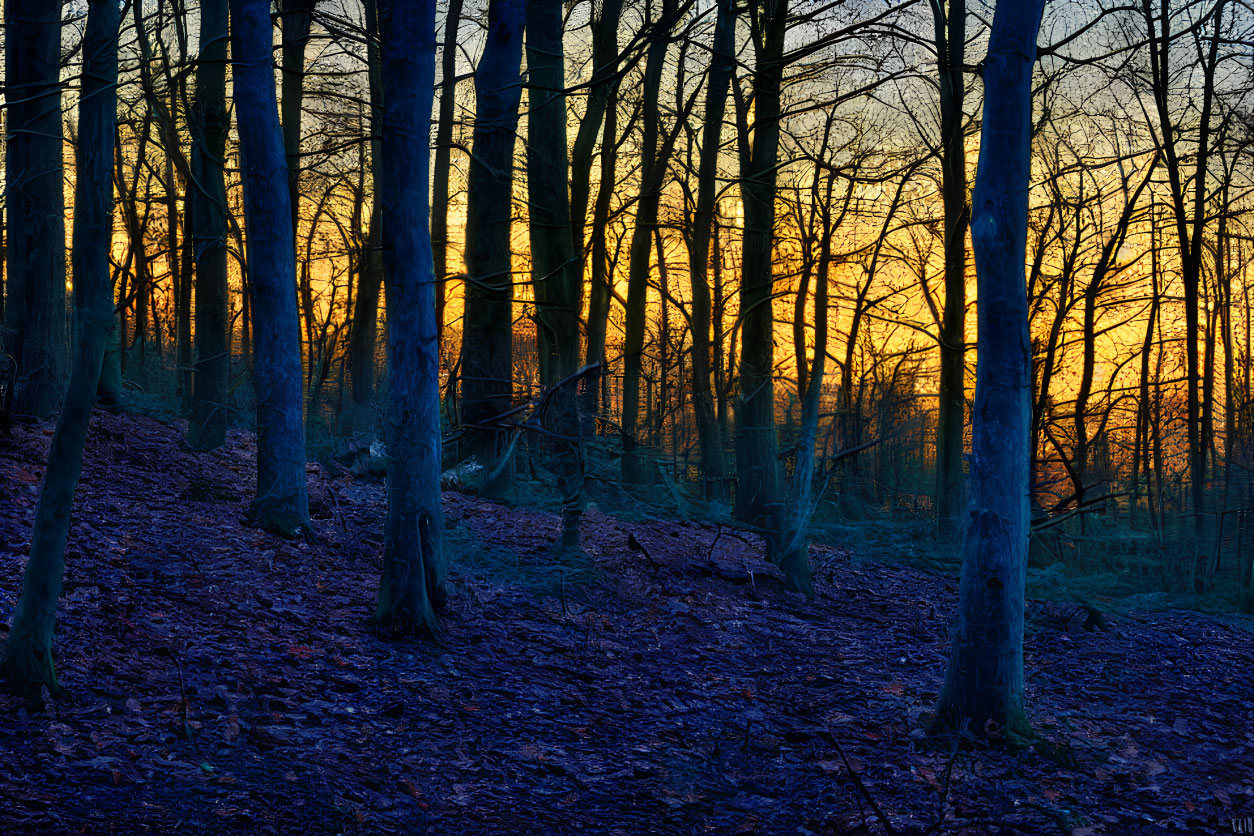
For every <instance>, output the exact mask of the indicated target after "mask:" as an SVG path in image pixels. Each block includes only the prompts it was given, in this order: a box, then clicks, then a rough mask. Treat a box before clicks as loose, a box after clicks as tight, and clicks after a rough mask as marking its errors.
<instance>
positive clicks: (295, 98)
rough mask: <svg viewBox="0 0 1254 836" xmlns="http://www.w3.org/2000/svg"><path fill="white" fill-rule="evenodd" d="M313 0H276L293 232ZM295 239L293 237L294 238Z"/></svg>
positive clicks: (296, 224) (296, 226) (297, 221)
mask: <svg viewBox="0 0 1254 836" xmlns="http://www.w3.org/2000/svg"><path fill="white" fill-rule="evenodd" d="M313 10H314V0H279V20H280V21H281V23H280V29H281V33H282V34H281V37H282V54H283V58H282V70H283V73H282V78H283V103H282V107H283V112H282V117H283V154H284V156H285V157H286V159H287V192H288V201H289V202H290V203H291V211H292V234H293V236H295V235H296V234H298V233H299V232H300V169H301V164H300V129H301V117H302V116H303V115H304V114H303V110H304V105H305V47H306V45H308V43H309V29H310V26H311V24H312V23H313ZM293 240H294V239H293Z"/></svg>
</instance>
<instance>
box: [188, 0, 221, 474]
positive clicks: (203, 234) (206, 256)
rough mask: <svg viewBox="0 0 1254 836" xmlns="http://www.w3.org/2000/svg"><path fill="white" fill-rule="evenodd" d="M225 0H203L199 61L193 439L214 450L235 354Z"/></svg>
mask: <svg viewBox="0 0 1254 836" xmlns="http://www.w3.org/2000/svg"><path fill="white" fill-rule="evenodd" d="M227 38H228V27H227V0H201V4H200V58H199V61H198V63H197V66H196V101H195V105H194V109H193V112H192V171H193V173H194V178H193V180H194V182H193V183H192V184H191V194H190V195H189V197H190V200H191V206H192V213H191V214H192V238H193V242H194V243H193V258H194V259H195V262H196V377H195V379H194V383H193V390H192V417H191V420H190V422H189V423H188V427H187V440H188V443H189V444H191V446H192V447H194V448H197V449H200V450H211V449H213V448H215V447H218V446H221V444H222V442H223V441H224V440H225V438H226V425H227V387H228V385H229V384H230V375H231V357H230V352H229V348H228V346H229V342H228V337H229V334H228V333H227V329H229V328H230V318H229V317H230V314H229V310H228V302H229V295H228V294H229V287H228V284H227V250H226V234H227V206H226V183H225V180H224V175H223V157H224V155H225V152H226V136H227V132H228V130H229V129H230V117H229V116H228V114H227V111H226V61H227V57H226V52H227V50H226V47H227Z"/></svg>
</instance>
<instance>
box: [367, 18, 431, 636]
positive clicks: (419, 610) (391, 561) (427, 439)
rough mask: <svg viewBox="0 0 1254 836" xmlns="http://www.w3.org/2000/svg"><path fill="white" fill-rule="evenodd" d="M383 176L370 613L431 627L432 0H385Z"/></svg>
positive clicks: (403, 627)
mask: <svg viewBox="0 0 1254 836" xmlns="http://www.w3.org/2000/svg"><path fill="white" fill-rule="evenodd" d="M381 5H382V6H383V8H382V9H381V11H382V20H381V23H382V24H383V26H382V31H383V84H384V86H385V96H384V105H383V125H382V132H381V135H382V145H383V148H382V151H383V156H384V159H385V160H386V161H387V165H388V169H387V171H388V176H387V177H385V178H383V179H382V180H381V181H380V183H379V185H378V188H379V198H380V204H381V206H380V208H381V210H382V215H383V218H384V222H383V230H382V232H383V261H384V270H383V275H384V280H385V282H386V286H387V298H388V328H387V333H388V389H389V395H390V404H389V407H388V421H387V426H388V453H389V461H388V514H387V523H386V529H385V531H384V555H383V576H382V579H381V581H380V584H379V598H378V603H377V606H376V608H375V614H374V618H375V620H376V621H378V622H380V623H383V624H386V625H388V626H390V627H392V628H393V629H396V630H398V631H400V632H402V633H406V634H409V633H426V634H433V633H434V632H435V630H436V616H435V610H436V608H438V607H440V606H442V605H443V604H444V601H445V599H446V597H447V593H446V592H445V587H444V554H443V535H444V514H443V511H442V509H441V507H440V343H439V327H438V325H437V323H436V319H435V287H436V276H435V271H434V264H433V261H432V255H431V235H430V232H429V230H428V222H429V215H430V208H429V207H430V204H429V203H428V198H429V194H430V192H429V185H428V179H427V178H428V176H429V173H430V157H429V154H430V150H429V143H430V127H431V106H432V103H433V99H434V95H435V0H420V2H415V1H414V0H384V2H383V3H382V4H381Z"/></svg>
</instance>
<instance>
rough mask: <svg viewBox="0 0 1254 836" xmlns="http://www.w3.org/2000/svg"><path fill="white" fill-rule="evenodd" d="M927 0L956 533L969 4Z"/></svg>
mask: <svg viewBox="0 0 1254 836" xmlns="http://www.w3.org/2000/svg"><path fill="white" fill-rule="evenodd" d="M941 3H942V0H932V20H933V24H934V26H935V31H936V34H935V39H936V48H937V70H938V75H939V81H940V112H941V192H942V197H943V202H944V209H945V307H944V313H943V314H942V318H941V329H940V399H939V406H938V408H937V416H936V417H937V421H936V500H937V502H936V512H937V520H938V522H939V524H940V529H941V532H942V533H943V534H945V535H947V536H948V535H950V534H953V533H956V532H957V531H958V528H959V522H960V520H959V518H960V517H961V515H962V509H963V506H964V505H965V503H966V479H965V476H964V474H963V468H962V451H963V442H964V435H965V426H966V403H967V398H966V317H967V229H968V227H969V226H970V222H971V207H970V204H968V203H967V152H966V135H965V131H964V125H963V122H964V121H965V119H966V113H965V112H964V110H963V99H964V97H965V84H964V80H963V75H962V73H963V62H964V61H965V60H966V57H965V48H966V38H967V35H966V32H967V6H966V2H965V0H949V2H948V3H947V4H946V6H947V8H946V10H945V11H942V9H941Z"/></svg>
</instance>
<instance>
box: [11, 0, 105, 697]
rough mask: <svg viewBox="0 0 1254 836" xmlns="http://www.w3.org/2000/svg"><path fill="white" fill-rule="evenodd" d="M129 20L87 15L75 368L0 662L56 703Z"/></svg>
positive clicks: (101, 310) (101, 341)
mask: <svg viewBox="0 0 1254 836" xmlns="http://www.w3.org/2000/svg"><path fill="white" fill-rule="evenodd" d="M120 11H121V10H120V6H119V5H118V3H117V2H116V0H91V2H90V5H89V6H88V15H87V30H86V33H85V35H84V41H83V56H84V59H83V60H84V64H83V84H82V93H81V96H80V99H79V118H78V126H79V137H78V139H79V142H78V165H77V169H76V171H75V178H74V180H75V188H74V239H73V244H74V264H73V267H74V306H75V315H76V319H77V328H76V334H75V350H74V361H73V366H72V371H71V375H70V383H69V388H68V390H67V391H66V394H65V404H64V406H63V407H62V409H61V416H60V419H59V420H58V421H57V427H56V430H55V431H54V432H53V435H52V446H51V449H50V450H49V452H48V471H47V473H46V475H45V476H44V484H43V490H42V492H41V493H40V496H39V506H38V507H37V508H36V510H35V526H34V529H33V530H32V532H31V548H30V559H29V560H28V561H27V563H26V571H25V574H24V576H23V578H22V594H21V597H20V598H19V599H18V603H17V609H16V611H15V613H14V616H13V624H12V627H11V628H10V631H9V637H8V639H7V640H6V641H5V645H4V655H3V658H2V659H0V673H3V675H4V676H5V677H6V678H7V679H8V680H9V684H10V686H11V687H12V688H13V689H14V690H16V691H19V692H22V693H25V694H29V695H33V696H38V695H39V693H40V689H41V687H42V686H47V688H48V690H49V691H51V692H52V693H54V694H55V693H56V692H58V691H59V690H60V686H59V684H58V682H57V676H56V672H55V670H54V668H53V662H52V639H53V633H54V630H55V627H56V615H57V601H58V599H59V598H60V597H61V582H62V578H63V575H64V573H65V543H66V538H67V537H68V536H69V530H70V510H71V508H72V506H73V504H74V493H75V490H76V489H77V487H78V478H79V475H80V473H81V472H82V467H83V445H84V443H85V442H86V440H87V428H88V425H89V423H90V421H91V411H92V407H93V406H94V405H95V403H96V383H97V381H98V380H99V378H100V368H101V364H102V362H103V360H104V353H105V346H106V344H107V343H108V340H109V333H110V331H111V329H112V327H113V284H112V280H111V278H110V274H109V247H110V245H111V243H112V239H113V179H112V167H113V136H114V126H115V123H116V119H117V95H116V87H117V78H118V48H117V43H118V25H119V18H120ZM10 36H12V30H10ZM58 185H59V184H58ZM59 222H60V219H59V218H58V223H59Z"/></svg>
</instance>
